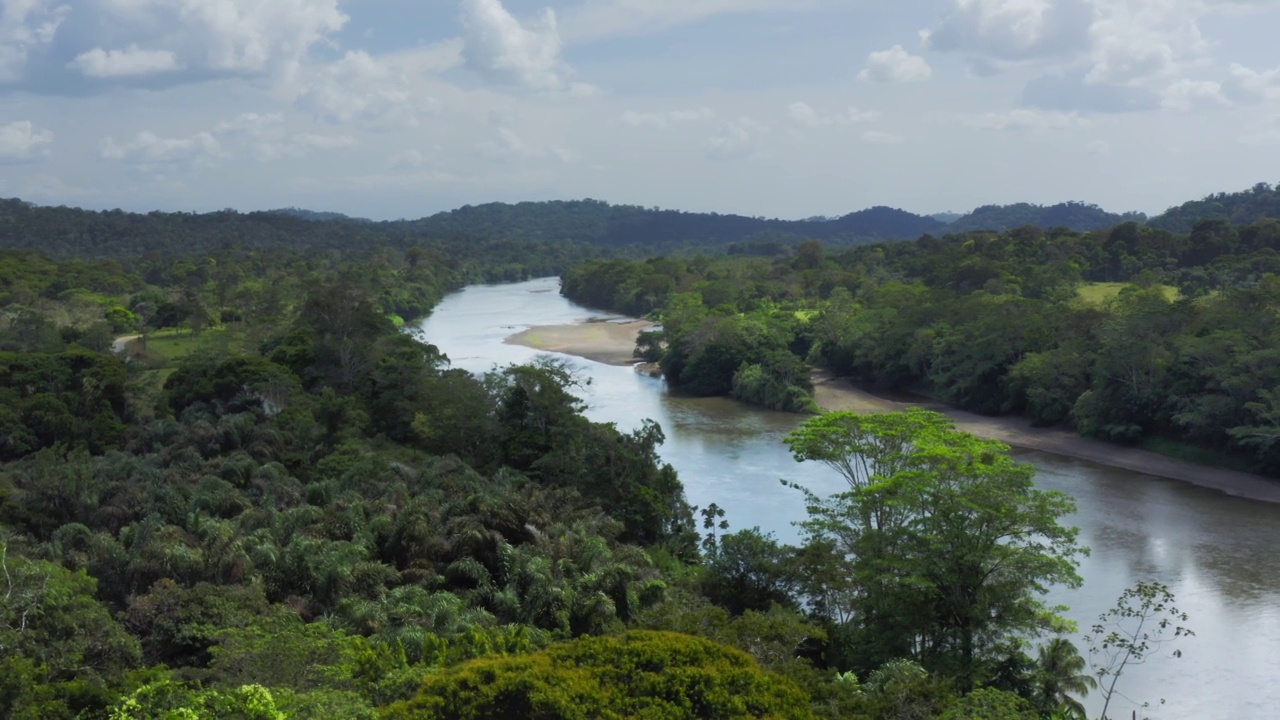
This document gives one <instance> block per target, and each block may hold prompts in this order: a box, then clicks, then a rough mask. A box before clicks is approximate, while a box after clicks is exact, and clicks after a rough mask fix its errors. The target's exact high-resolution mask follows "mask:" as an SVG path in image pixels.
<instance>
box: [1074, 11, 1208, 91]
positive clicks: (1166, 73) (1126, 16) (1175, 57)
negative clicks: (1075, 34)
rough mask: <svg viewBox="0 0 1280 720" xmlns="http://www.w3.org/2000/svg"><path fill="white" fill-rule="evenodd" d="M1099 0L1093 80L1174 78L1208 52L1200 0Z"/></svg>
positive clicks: (1121, 81) (1132, 81)
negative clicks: (1188, 0) (1108, 0)
mask: <svg viewBox="0 0 1280 720" xmlns="http://www.w3.org/2000/svg"><path fill="white" fill-rule="evenodd" d="M1094 1H1095V3H1096V11H1097V19H1096V21H1095V22H1094V23H1093V25H1092V27H1091V28H1090V37H1091V38H1092V49H1091V52H1090V56H1089V59H1090V62H1091V63H1092V68H1091V69H1090V70H1089V72H1088V74H1086V75H1085V81H1086V82H1089V83H1110V84H1114V85H1139V84H1143V83H1146V82H1149V81H1155V82H1169V81H1172V80H1174V79H1176V78H1177V76H1178V75H1179V73H1180V72H1182V71H1183V69H1184V68H1185V67H1186V66H1187V65H1194V64H1196V63H1197V62H1198V61H1199V60H1200V59H1201V58H1202V56H1203V55H1204V53H1205V51H1206V50H1207V45H1206V43H1205V41H1204V38H1203V37H1202V36H1201V33H1200V25H1199V22H1198V16H1199V15H1200V14H1201V13H1202V12H1204V10H1203V8H1202V7H1201V6H1200V4H1199V3H1192V2H1187V1H1186V0H1124V1H1123V2H1101V1H1100V0H1094Z"/></svg>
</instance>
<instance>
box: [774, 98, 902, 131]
mask: <svg viewBox="0 0 1280 720" xmlns="http://www.w3.org/2000/svg"><path fill="white" fill-rule="evenodd" d="M879 117H880V113H878V112H875V111H874V110H859V109H857V108H852V107H851V108H849V109H848V110H846V111H844V112H837V113H832V114H829V115H828V114H823V113H820V112H818V111H817V110H815V109H814V108H813V106H811V105H809V104H808V103H804V102H793V103H791V104H790V105H788V106H787V118H788V119H789V120H791V122H793V123H795V124H796V125H799V126H800V127H806V128H815V127H826V126H828V125H856V124H858V123H864V122H871V121H872V120H876V119H878V118H879Z"/></svg>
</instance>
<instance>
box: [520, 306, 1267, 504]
mask: <svg viewBox="0 0 1280 720" xmlns="http://www.w3.org/2000/svg"><path fill="white" fill-rule="evenodd" d="M652 325H653V323H650V322H648V321H645V320H635V321H630V322H602V321H593V322H587V323H582V324H578V325H547V326H542V327H534V328H530V329H528V330H525V331H524V332H521V333H517V334H515V335H512V336H511V337H508V338H507V339H506V340H505V341H504V342H507V343H510V344H513V345H523V346H525V347H531V348H535V349H538V350H547V351H549V352H558V353H564V354H566V355H575V356H577V357H583V358H586V359H588V360H594V361H596V362H601V363H605V364H608V365H633V364H635V363H636V360H635V359H633V358H632V356H631V351H632V350H633V349H634V347H635V341H636V336H637V335H639V333H640V332H641V331H642V330H644V329H645V328H648V327H651V326H652ZM813 385H814V400H815V401H816V402H817V403H818V406H819V407H821V408H822V409H824V410H830V411H840V410H850V411H853V412H860V413H871V412H890V411H893V410H901V409H903V408H906V407H909V406H910V405H912V404H919V403H902V402H896V401H894V400H889V399H886V398H882V397H879V396H877V395H874V394H872V393H869V392H867V391H865V390H862V389H860V388H857V387H854V386H853V385H852V384H851V383H850V382H848V381H847V380H845V379H843V378H839V377H836V376H835V375H834V374H832V373H830V372H827V371H824V370H815V371H814V372H813ZM926 406H927V407H929V408H930V409H932V410H937V411H939V412H942V413H944V414H946V415H947V416H948V417H950V418H951V419H952V420H954V421H955V423H956V427H958V428H960V429H961V430H964V431H965V432H968V433H972V434H974V435H977V436H978V437H982V438H988V439H992V440H999V441H1000V442H1003V443H1005V444H1006V445H1009V446H1011V447H1017V448H1025V449H1028V450H1038V451H1040V452H1046V453H1051V454H1054V455H1062V456H1065V457H1071V458H1077V459H1080V460H1086V461H1089V462H1093V463H1097V464H1099V465H1104V466H1107V467H1114V468H1120V469H1122V470H1129V471H1131V472H1138V473H1143V474H1145V475H1152V476H1155V477H1162V478H1168V479H1170V480H1179V481H1182V482H1187V483H1191V484H1193V485H1197V486H1200V487H1204V488H1210V489H1213V490H1217V491H1219V492H1223V493H1226V494H1227V495H1234V496H1237V497H1242V498H1248V499H1250V500H1261V501H1264V502H1275V503H1280V481H1276V480H1272V479H1270V478H1266V477H1263V476H1261V475H1252V474H1249V473H1243V472H1239V471H1236V470H1227V469H1223V468H1215V467H1210V466H1207V465H1200V464H1198V463H1193V462H1189V461H1186V460H1178V459H1176V458H1171V457H1168V456H1166V455H1160V454H1159V453H1154V452H1150V451H1148V450H1140V449H1137V448H1126V447H1121V446H1118V445H1112V444H1110V443H1105V442H1102V441H1100V440H1092V439H1090V438H1085V437H1080V436H1079V435H1077V434H1075V433H1074V432H1071V431H1069V430H1063V429H1059V428H1033V427H1031V424H1030V423H1029V422H1028V421H1027V420H1026V419H1024V418H1018V417H995V418H993V417H985V416H982V415H975V414H974V413H969V412H965V411H963V410H955V409H953V408H948V407H944V406H940V405H926Z"/></svg>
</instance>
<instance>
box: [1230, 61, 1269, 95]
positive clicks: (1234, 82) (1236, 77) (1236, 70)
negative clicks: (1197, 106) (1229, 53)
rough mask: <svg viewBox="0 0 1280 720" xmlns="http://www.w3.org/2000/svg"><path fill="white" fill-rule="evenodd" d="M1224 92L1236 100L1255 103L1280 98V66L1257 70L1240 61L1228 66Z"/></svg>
mask: <svg viewBox="0 0 1280 720" xmlns="http://www.w3.org/2000/svg"><path fill="white" fill-rule="evenodd" d="M1223 90H1224V92H1225V93H1226V94H1227V95H1228V96H1229V97H1230V98H1231V99H1232V100H1235V101H1236V102H1240V103H1255V102H1260V101H1262V100H1267V99H1271V98H1280V67H1277V68H1274V69H1272V70H1265V71H1261V72H1259V71H1257V70H1253V69H1251V68H1247V67H1245V66H1243V65H1240V64H1238V63H1232V64H1231V66H1230V67H1229V68H1227V81H1226V82H1225V83H1223Z"/></svg>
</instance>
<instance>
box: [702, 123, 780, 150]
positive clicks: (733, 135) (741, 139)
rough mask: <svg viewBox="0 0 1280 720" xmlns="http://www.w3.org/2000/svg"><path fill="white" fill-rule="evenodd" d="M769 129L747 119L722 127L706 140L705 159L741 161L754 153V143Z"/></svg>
mask: <svg viewBox="0 0 1280 720" xmlns="http://www.w3.org/2000/svg"><path fill="white" fill-rule="evenodd" d="M768 131H769V128H768V127H766V126H764V125H762V124H760V123H759V122H756V121H755V120H753V119H751V118H749V117H742V118H738V119H737V120H734V121H733V122H731V123H729V124H727V125H725V126H723V127H721V128H720V130H719V131H717V132H716V134H715V135H712V136H711V137H710V138H709V139H708V140H707V150H706V154H707V157H708V158H710V159H712V160H741V159H743V158H747V157H750V156H751V155H753V154H754V153H755V151H756V143H757V142H758V140H759V138H760V136H761V135H763V134H764V133H766V132H768Z"/></svg>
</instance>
